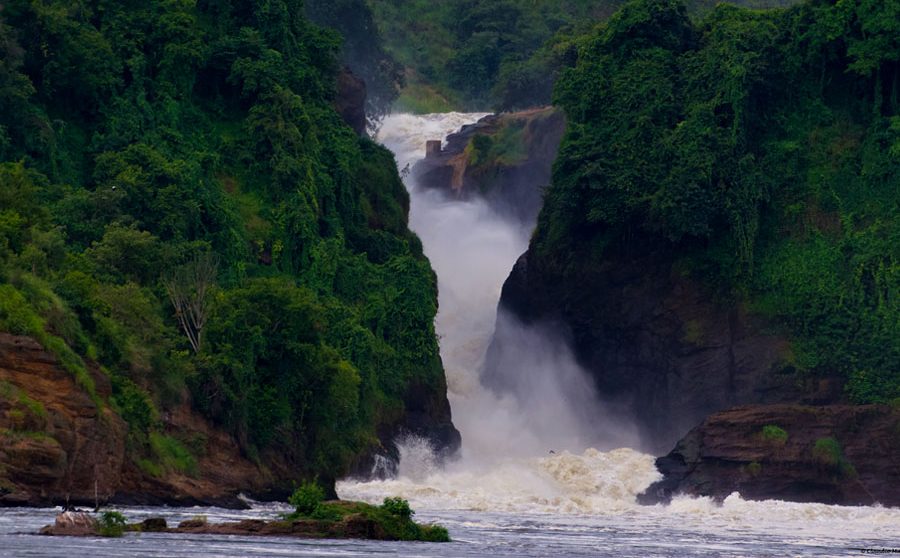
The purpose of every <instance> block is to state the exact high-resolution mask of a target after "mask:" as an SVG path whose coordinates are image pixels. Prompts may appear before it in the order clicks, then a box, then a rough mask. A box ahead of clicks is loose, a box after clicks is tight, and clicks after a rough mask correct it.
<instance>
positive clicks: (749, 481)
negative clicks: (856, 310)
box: [639, 405, 900, 506]
mask: <svg viewBox="0 0 900 558" xmlns="http://www.w3.org/2000/svg"><path fill="white" fill-rule="evenodd" d="M656 464H657V468H658V469H659V470H660V472H661V473H662V474H663V475H664V478H663V480H661V481H659V482H657V483H655V484H653V485H652V486H650V487H649V488H648V489H647V491H646V492H645V493H644V494H642V495H641V496H640V497H639V501H641V502H642V503H645V504H653V503H657V502H668V501H669V500H670V499H671V498H672V497H673V496H674V495H677V494H687V495H691V496H709V497H713V498H715V499H719V500H721V499H723V498H725V497H727V496H728V495H730V494H731V493H733V492H739V493H740V494H741V496H742V497H743V498H744V499H749V500H765V499H778V500H787V501H794V502H821V503H825V504H842V505H872V504H882V505H885V506H900V409H896V408H892V407H890V406H876V405H865V406H850V405H826V406H804V405H759V406H744V407H738V408H735V409H730V410H727V411H724V412H720V413H716V414H713V415H712V416H710V417H709V418H707V419H706V420H705V421H703V423H702V424H700V425H699V426H698V427H696V428H694V429H693V430H691V431H690V432H689V433H688V434H687V435H686V436H685V437H684V438H682V439H681V440H680V441H679V442H678V443H677V445H676V446H675V448H674V449H673V450H672V451H671V452H670V453H669V454H668V455H666V456H664V457H660V458H659V459H657V462H656Z"/></svg>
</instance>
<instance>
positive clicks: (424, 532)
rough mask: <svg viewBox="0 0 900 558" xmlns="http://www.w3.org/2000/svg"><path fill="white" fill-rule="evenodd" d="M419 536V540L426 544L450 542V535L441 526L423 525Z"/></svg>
mask: <svg viewBox="0 0 900 558" xmlns="http://www.w3.org/2000/svg"><path fill="white" fill-rule="evenodd" d="M419 534H420V535H419V540H422V541H425V542H450V533H449V532H448V531H447V528H446V527H441V526H440V525H423V526H422V527H421V529H419Z"/></svg>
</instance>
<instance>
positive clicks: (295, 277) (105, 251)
mask: <svg viewBox="0 0 900 558" xmlns="http://www.w3.org/2000/svg"><path fill="white" fill-rule="evenodd" d="M363 7H364V6H363ZM361 17H363V18H366V17H368V18H369V19H370V18H371V16H366V15H365V14H363V15H362V16H361ZM0 18H2V19H0V57H2V58H0V161H2V163H0V331H5V332H11V333H14V334H22V335H29V336H32V337H35V338H36V339H38V340H39V341H40V342H41V343H42V344H43V345H44V346H45V347H47V348H48V349H49V350H51V351H52V352H54V353H55V354H56V355H57V357H58V358H59V359H60V361H61V362H62V363H63V365H64V366H65V367H66V368H67V369H68V370H69V371H71V372H72V373H73V374H74V375H75V376H76V378H77V379H78V381H79V382H80V383H81V385H82V386H83V387H84V389H85V390H87V391H88V392H90V393H92V394H94V399H95V401H96V404H97V405H98V406H107V405H108V406H110V407H111V408H112V409H114V410H115V411H117V412H118V413H119V414H121V416H122V417H123V418H124V419H125V420H126V421H127V422H128V424H129V426H130V435H129V444H130V452H131V455H133V456H134V459H135V460H136V461H137V462H138V463H139V465H140V466H141V467H142V468H143V469H144V470H145V471H147V472H148V473H150V474H160V472H161V470H162V469H161V468H163V467H165V466H168V465H169V464H174V465H175V466H176V467H177V468H180V469H183V470H190V469H191V466H190V465H191V463H192V462H193V461H192V460H193V459H194V458H193V457H192V456H191V452H192V451H193V450H192V448H191V447H190V444H189V443H188V442H187V441H184V440H177V439H174V438H172V437H169V436H166V435H165V433H164V432H163V430H162V429H161V418H162V414H163V413H164V412H165V411H166V410H168V409H172V408H174V407H176V406H178V405H179V404H181V403H182V402H184V401H190V402H191V403H192V405H193V406H194V407H195V409H197V410H199V411H201V412H202V413H203V414H205V415H206V416H207V417H208V418H209V419H210V420H212V421H213V422H215V423H217V424H219V425H221V426H222V427H224V428H226V429H227V430H228V431H229V432H231V433H233V434H234V436H235V437H236V438H237V439H238V440H239V442H240V444H241V446H242V448H243V450H244V451H245V452H246V454H247V455H249V456H251V457H254V458H258V459H262V460H264V459H265V456H266V455H277V456H279V457H278V459H280V460H288V462H291V463H293V464H294V466H295V468H296V470H297V471H298V472H299V473H298V476H299V475H307V476H312V475H315V474H322V475H323V476H326V477H329V478H333V476H334V475H339V474H340V473H341V472H342V471H344V470H346V467H347V465H348V463H349V462H350V461H351V460H352V459H354V457H356V456H358V455H359V454H360V453H361V452H362V451H364V450H365V449H366V448H368V447H370V446H371V445H372V444H374V443H377V440H376V431H377V429H378V428H379V427H380V426H381V425H384V424H386V423H390V422H391V421H394V422H396V421H397V420H398V417H400V416H402V414H403V411H404V403H403V398H404V396H405V395H406V393H407V392H408V390H410V389H413V387H416V389H420V390H423V389H424V390H433V391H434V392H436V393H440V394H443V393H444V391H445V385H444V378H443V371H442V367H441V362H440V358H439V355H438V349H437V341H436V338H435V334H434V329H433V319H434V315H435V312H436V304H437V302H436V286H435V278H434V276H433V272H432V271H431V269H430V266H429V264H428V262H427V260H426V259H425V258H424V257H423V255H422V248H421V244H420V242H419V240H418V239H417V238H416V237H415V236H414V235H413V234H412V233H410V232H409V231H408V229H407V227H406V216H407V210H408V197H407V194H406V191H405V189H404V187H403V185H402V184H401V182H400V179H399V177H398V175H397V172H396V167H395V162H394V159H393V156H392V155H391V153H390V152H388V151H387V150H386V149H384V148H382V147H380V146H378V145H376V144H375V143H373V142H372V141H370V140H369V139H367V138H361V137H358V136H357V135H355V133H354V132H353V131H352V130H351V129H350V128H349V127H348V126H346V125H345V124H344V123H343V122H342V121H341V119H340V117H339V116H338V114H337V113H336V112H335V110H334V109H333V108H332V101H333V99H334V98H335V94H336V85H335V79H336V75H337V72H338V69H339V65H340V63H339V60H340V57H341V52H342V50H341V49H342V42H341V38H340V36H339V35H338V34H337V33H335V32H333V31H329V30H325V29H323V28H319V27H317V26H314V25H313V24H311V23H310V22H309V21H308V20H307V19H306V17H305V16H304V10H303V6H302V4H301V2H299V1H297V0H268V1H264V2H257V1H251V0H197V1H196V2H195V1H183V0H152V1H142V2H136V1H124V2H123V1H110V0H76V1H71V0H35V1H28V0H8V1H4V2H3V4H2V11H0ZM375 54H376V55H377V53H375ZM385 81H386V83H391V80H390V78H385ZM385 94H386V95H388V96H389V95H390V93H389V92H388V93H385ZM91 361H93V362H97V363H99V364H100V365H101V366H102V369H103V373H105V374H107V375H109V377H110V378H111V379H112V383H113V395H112V397H111V398H110V400H109V401H104V400H102V399H101V398H100V397H99V396H97V395H96V392H95V390H94V386H93V380H92V377H91V375H90V374H89V373H88V366H89V363H90V362H91Z"/></svg>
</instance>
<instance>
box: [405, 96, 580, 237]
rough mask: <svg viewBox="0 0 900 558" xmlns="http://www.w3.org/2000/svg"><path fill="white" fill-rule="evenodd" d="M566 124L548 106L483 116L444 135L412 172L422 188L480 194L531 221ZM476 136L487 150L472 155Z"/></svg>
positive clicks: (466, 195) (497, 206)
mask: <svg viewBox="0 0 900 558" xmlns="http://www.w3.org/2000/svg"><path fill="white" fill-rule="evenodd" d="M565 126H566V123H565V117H564V116H563V113H562V112H561V111H558V110H556V109H554V108H552V107H548V108H540V109H532V110H527V111H521V112H512V113H503V114H492V115H489V116H485V117H484V118H482V119H481V120H479V121H478V122H476V123H475V124H471V125H468V126H464V127H463V128H462V129H461V130H460V131H459V132H457V133H455V134H451V135H450V136H448V137H447V141H446V145H445V146H444V147H443V149H440V150H430V151H429V152H428V156H427V157H425V158H424V159H422V160H421V161H419V162H418V163H417V164H416V165H415V167H413V169H412V173H413V176H414V177H415V178H416V180H417V183H418V184H420V185H422V186H424V187H426V188H436V189H439V190H443V191H445V192H446V193H447V194H448V195H449V196H452V197H454V198H456V199H468V198H471V197H474V196H480V197H483V198H484V199H486V200H487V201H488V203H489V204H490V205H491V206H492V207H493V208H494V209H495V210H496V211H497V212H498V213H500V214H502V215H505V216H507V217H510V218H514V219H517V220H519V221H521V222H523V223H534V221H535V219H536V218H537V214H538V212H539V211H540V209H541V204H542V196H543V191H544V188H545V187H546V186H547V185H549V184H550V178H551V174H552V168H553V161H554V160H556V154H557V151H558V149H559V144H560V141H561V140H562V136H563V132H564V131H565ZM476 138H481V140H482V141H483V142H484V145H486V147H483V151H485V153H481V154H480V155H478V154H476V153H475V152H476V151H478V149H473V148H475V147H476V146H477V145H480V144H478V143H477V142H478V141H479V140H478V139H476ZM435 139H436V140H437V139H440V138H435ZM479 159H483V160H479Z"/></svg>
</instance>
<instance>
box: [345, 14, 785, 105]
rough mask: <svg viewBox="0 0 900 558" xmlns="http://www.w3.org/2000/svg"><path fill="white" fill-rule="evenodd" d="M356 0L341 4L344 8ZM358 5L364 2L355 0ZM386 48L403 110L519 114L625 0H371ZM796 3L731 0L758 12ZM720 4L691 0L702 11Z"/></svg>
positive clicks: (547, 92) (546, 91)
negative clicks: (399, 73) (579, 40)
mask: <svg viewBox="0 0 900 558" xmlns="http://www.w3.org/2000/svg"><path fill="white" fill-rule="evenodd" d="M353 1H354V0H340V2H339V4H340V3H348V2H353ZM355 1H357V2H359V1H362V0H355ZM367 1H368V3H369V6H370V7H371V9H372V13H373V15H374V18H375V23H376V24H377V26H378V28H379V30H380V32H381V35H382V36H383V37H384V39H385V42H386V50H387V51H388V52H390V54H391V55H392V56H393V58H395V59H396V60H398V61H399V62H400V63H402V64H403V65H404V66H405V67H406V69H407V70H406V79H405V82H403V84H404V85H405V86H406V87H405V89H404V91H403V95H402V96H401V97H400V100H399V104H398V108H399V109H402V110H412V111H416V112H437V111H446V110H459V109H468V110H492V109H497V110H514V109H522V108H528V107H533V106H541V105H547V104H549V103H550V100H551V94H552V91H553V84H554V82H555V81H556V77H557V75H558V73H559V71H560V69H561V68H562V67H565V66H567V65H569V64H571V63H573V62H574V59H575V53H576V48H575V45H574V43H573V39H574V37H576V36H578V35H580V34H583V33H584V32H587V31H589V30H590V28H591V27H592V26H594V25H595V24H596V23H597V22H598V21H602V20H605V19H607V18H608V17H609V16H610V15H612V14H613V13H614V12H615V11H616V10H617V9H618V8H619V7H621V6H622V5H623V4H624V3H625V0H529V1H527V2H525V1H522V0H442V1H440V2H434V1H431V0H367ZM797 1H798V0H733V3H736V4H741V5H744V6H748V7H752V8H774V7H783V6H787V5H791V4H793V3H796V2H797ZM717 3H718V2H717V0H688V1H687V5H688V8H689V10H690V11H691V13H693V14H695V15H697V14H703V13H705V12H707V11H709V10H710V9H712V7H713V6H715V4H717Z"/></svg>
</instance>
